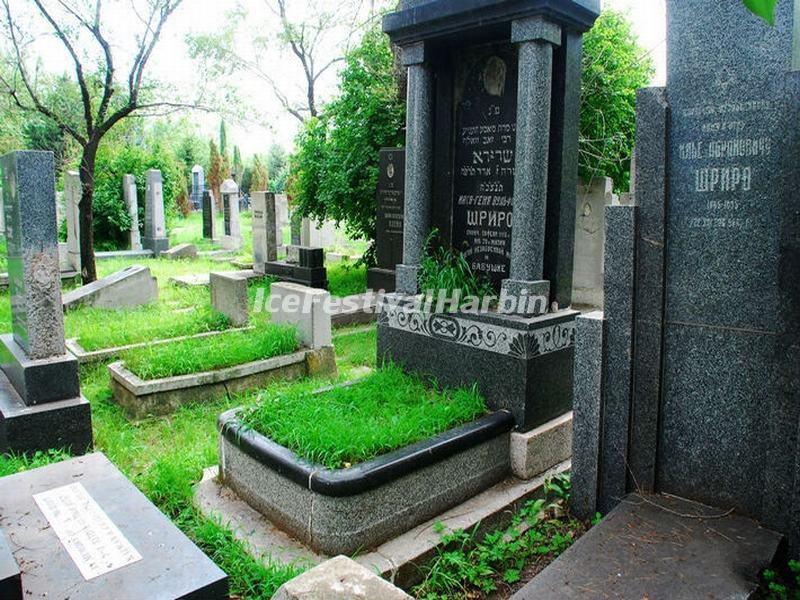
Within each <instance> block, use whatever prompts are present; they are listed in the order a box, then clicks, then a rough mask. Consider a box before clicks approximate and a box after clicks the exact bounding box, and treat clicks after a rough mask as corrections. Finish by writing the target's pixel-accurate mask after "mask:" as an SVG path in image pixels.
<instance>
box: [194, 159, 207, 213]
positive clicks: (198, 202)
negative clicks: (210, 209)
mask: <svg viewBox="0 0 800 600" xmlns="http://www.w3.org/2000/svg"><path fill="white" fill-rule="evenodd" d="M205 191H206V172H205V171H204V170H203V167H201V166H200V165H195V166H194V167H193V168H192V196H191V198H192V207H193V208H199V207H201V206H202V204H203V194H204V193H205Z"/></svg>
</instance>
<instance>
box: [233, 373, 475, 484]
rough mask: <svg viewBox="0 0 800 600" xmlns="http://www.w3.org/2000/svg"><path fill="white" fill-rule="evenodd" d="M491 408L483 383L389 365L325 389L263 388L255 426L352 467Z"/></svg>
mask: <svg viewBox="0 0 800 600" xmlns="http://www.w3.org/2000/svg"><path fill="white" fill-rule="evenodd" d="M485 413H486V405H485V403H484V400H483V398H482V397H481V396H480V395H479V394H478V392H477V389H475V388H472V389H466V388H463V389H458V390H443V389H441V388H439V387H438V386H436V385H427V384H426V383H424V382H423V380H422V379H420V378H419V377H414V376H410V375H406V374H405V373H403V371H402V370H401V369H400V368H399V367H395V366H387V367H384V368H383V369H381V370H379V371H375V372H373V373H372V374H370V375H367V376H366V377H365V378H364V379H362V380H361V381H360V382H359V383H357V384H355V385H352V386H345V387H337V388H334V389H331V390H329V391H326V392H323V393H319V394H308V393H306V392H304V391H296V392H292V393H283V394H271V393H262V394H261V401H260V402H259V403H258V404H257V405H256V406H254V407H253V408H250V409H247V410H245V411H243V413H242V421H243V422H244V424H245V425H246V426H247V427H250V428H252V429H253V430H255V431H257V432H259V433H261V434H263V435H265V436H267V437H269V438H270V439H271V440H272V441H274V442H276V443H278V444H281V445H282V446H285V447H287V448H289V449H290V450H292V451H293V452H295V453H297V454H298V455H299V456H301V457H302V458H304V459H306V460H308V461H311V462H313V463H317V464H321V465H323V466H325V467H327V468H329V469H342V468H348V467H350V466H352V465H354V464H357V463H361V462H365V461H368V460H371V459H373V458H375V457H377V456H380V455H382V454H386V453H387V452H391V451H392V450H397V449H399V448H402V447H404V446H408V445H410V444H413V443H415V442H419V441H421V440H424V439H427V438H430V437H432V436H435V435H438V434H440V433H443V432H445V431H447V430H448V429H452V428H453V427H457V426H459V425H462V424H464V423H467V422H469V421H472V420H474V419H476V418H477V417H479V416H481V415H483V414H485Z"/></svg>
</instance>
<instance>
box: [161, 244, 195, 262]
mask: <svg viewBox="0 0 800 600" xmlns="http://www.w3.org/2000/svg"><path fill="white" fill-rule="evenodd" d="M161 258H166V259H169V260H177V259H179V258H188V259H190V260H193V259H195V258H197V246H195V245H194V244H178V245H177V246H174V247H173V248H170V249H169V250H166V251H164V252H162V253H161Z"/></svg>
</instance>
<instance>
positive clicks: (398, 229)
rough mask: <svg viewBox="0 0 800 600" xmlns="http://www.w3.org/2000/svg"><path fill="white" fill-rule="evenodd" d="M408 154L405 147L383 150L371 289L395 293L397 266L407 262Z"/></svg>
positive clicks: (368, 275) (381, 152) (377, 196)
mask: <svg viewBox="0 0 800 600" xmlns="http://www.w3.org/2000/svg"><path fill="white" fill-rule="evenodd" d="M405 159H406V155H405V150H404V149H403V148H383V149H382V150H381V151H380V167H379V168H380V172H379V174H378V192H377V194H376V199H377V205H378V218H377V223H376V235H375V258H376V261H377V264H376V265H375V267H373V268H371V269H369V270H368V271H367V288H369V289H371V290H375V291H379V290H383V291H384V292H393V291H394V290H395V281H394V276H395V272H394V270H395V267H396V266H397V265H398V264H400V263H402V262H403V205H404V202H405V199H404V191H405V177H406V160H405Z"/></svg>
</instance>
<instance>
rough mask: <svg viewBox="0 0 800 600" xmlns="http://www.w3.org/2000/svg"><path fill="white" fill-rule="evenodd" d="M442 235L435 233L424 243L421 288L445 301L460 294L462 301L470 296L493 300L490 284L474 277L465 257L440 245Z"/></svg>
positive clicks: (420, 276)
mask: <svg viewBox="0 0 800 600" xmlns="http://www.w3.org/2000/svg"><path fill="white" fill-rule="evenodd" d="M438 234H439V232H438V231H437V230H436V229H434V230H433V231H432V232H431V233H430V235H429V236H428V239H427V240H426V241H425V254H424V255H423V257H422V262H421V263H420V269H419V288H420V290H421V291H422V292H427V293H428V294H429V295H431V296H432V297H433V298H434V303H436V302H438V301H439V299H440V298H442V299H444V300H445V301H446V300H447V299H448V298H452V297H453V293H454V292H455V291H457V290H458V291H460V298H461V299H462V300H463V299H464V298H466V297H467V296H472V297H475V298H481V299H483V298H487V297H490V296H494V295H495V293H494V289H493V288H492V284H491V282H490V281H489V280H488V279H487V278H486V277H485V276H482V275H479V274H477V273H475V272H474V271H473V270H472V267H470V265H469V262H467V259H466V258H464V255H463V254H462V253H461V252H459V251H458V250H455V249H454V248H451V247H450V246H449V245H446V244H441V243H438V242H437V237H438Z"/></svg>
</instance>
